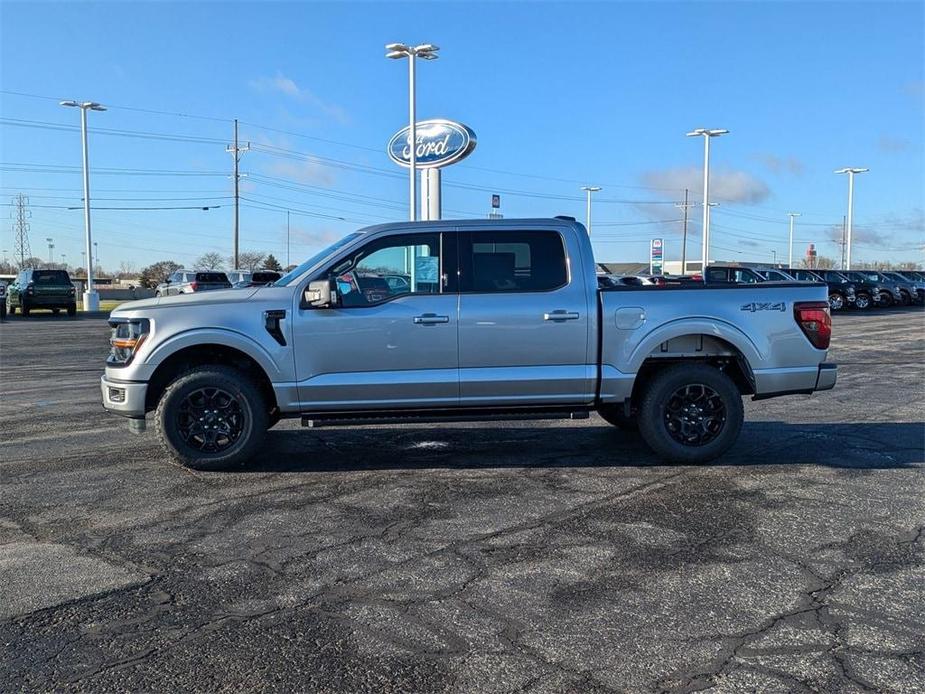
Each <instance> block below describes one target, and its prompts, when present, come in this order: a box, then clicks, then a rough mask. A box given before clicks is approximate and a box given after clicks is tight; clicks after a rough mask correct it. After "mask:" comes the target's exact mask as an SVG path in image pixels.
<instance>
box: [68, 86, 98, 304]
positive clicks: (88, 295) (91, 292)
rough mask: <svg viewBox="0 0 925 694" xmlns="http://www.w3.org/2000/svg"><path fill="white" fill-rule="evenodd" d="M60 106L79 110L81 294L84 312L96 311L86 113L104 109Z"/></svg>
mask: <svg viewBox="0 0 925 694" xmlns="http://www.w3.org/2000/svg"><path fill="white" fill-rule="evenodd" d="M60 103H61V105H62V106H69V107H71V108H79V109H80V139H81V143H82V145H83V173H84V230H85V232H86V239H85V244H86V254H87V288H86V290H85V291H84V294H83V307H84V311H98V310H99V308H100V295H99V294H98V293H97V291H96V287H94V286H93V253H92V251H93V246H92V244H91V239H90V157H89V154H88V152H87V111H105V110H106V107H105V106H101V105H100V104H98V103H96V102H95V101H73V100H70V101H62V102H60Z"/></svg>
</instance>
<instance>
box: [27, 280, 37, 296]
mask: <svg viewBox="0 0 925 694" xmlns="http://www.w3.org/2000/svg"><path fill="white" fill-rule="evenodd" d="M26 294H29V295H32V294H35V287H34V286H32V282H29V284H27V285H26Z"/></svg>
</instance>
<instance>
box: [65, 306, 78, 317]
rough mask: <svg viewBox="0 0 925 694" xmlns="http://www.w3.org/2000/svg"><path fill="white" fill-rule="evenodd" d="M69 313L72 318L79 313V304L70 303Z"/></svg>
mask: <svg viewBox="0 0 925 694" xmlns="http://www.w3.org/2000/svg"><path fill="white" fill-rule="evenodd" d="M67 315H69V316H70V317H71V318H73V317H74V316H76V315H77V304H68V307H67Z"/></svg>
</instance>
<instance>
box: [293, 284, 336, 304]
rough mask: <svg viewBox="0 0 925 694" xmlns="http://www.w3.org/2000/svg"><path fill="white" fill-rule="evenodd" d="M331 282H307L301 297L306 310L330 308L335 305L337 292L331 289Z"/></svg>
mask: <svg viewBox="0 0 925 694" xmlns="http://www.w3.org/2000/svg"><path fill="white" fill-rule="evenodd" d="M331 284H332V281H331V280H315V281H314V282H309V283H308V287H307V288H306V289H305V293H304V295H303V296H302V304H303V306H304V307H306V308H309V307H311V308H330V307H332V306H335V305H336V304H337V291H336V290H334V289H332V288H331Z"/></svg>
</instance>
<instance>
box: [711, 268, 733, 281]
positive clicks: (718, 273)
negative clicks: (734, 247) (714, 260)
mask: <svg viewBox="0 0 925 694" xmlns="http://www.w3.org/2000/svg"><path fill="white" fill-rule="evenodd" d="M707 281H708V282H726V281H728V280H727V277H726V271H725V270H723V269H722V268H713V269H712V270H707Z"/></svg>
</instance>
